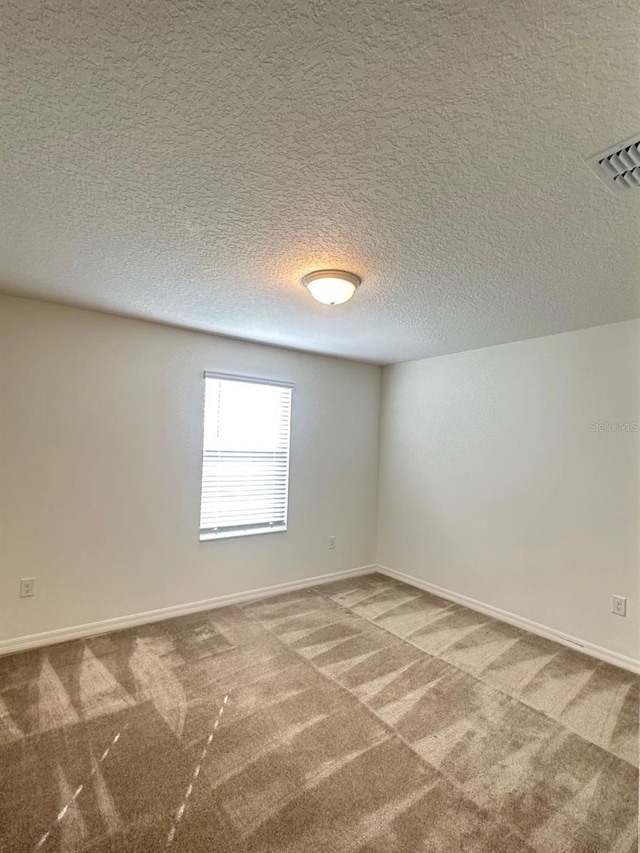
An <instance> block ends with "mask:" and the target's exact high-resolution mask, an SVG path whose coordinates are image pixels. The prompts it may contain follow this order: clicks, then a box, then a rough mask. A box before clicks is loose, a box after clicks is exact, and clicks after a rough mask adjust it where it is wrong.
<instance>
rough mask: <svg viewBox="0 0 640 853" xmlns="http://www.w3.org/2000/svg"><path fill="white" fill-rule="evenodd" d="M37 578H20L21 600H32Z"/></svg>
mask: <svg viewBox="0 0 640 853" xmlns="http://www.w3.org/2000/svg"><path fill="white" fill-rule="evenodd" d="M35 586H36V579H35V578H20V598H31V596H33V595H35Z"/></svg>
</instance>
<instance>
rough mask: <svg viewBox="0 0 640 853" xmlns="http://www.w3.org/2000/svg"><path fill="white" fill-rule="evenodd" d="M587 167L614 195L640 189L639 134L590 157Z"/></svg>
mask: <svg viewBox="0 0 640 853" xmlns="http://www.w3.org/2000/svg"><path fill="white" fill-rule="evenodd" d="M587 165H588V166H589V167H590V168H591V169H593V171H594V172H595V173H596V175H597V176H598V177H599V178H600V179H601V180H603V181H604V182H605V184H606V185H607V186H608V187H609V189H610V190H611V191H612V192H614V193H620V194H622V193H627V192H628V191H629V190H633V189H640V134H638V135H636V136H634V137H632V138H631V139H627V140H625V141H624V142H619V143H618V144H617V145H612V146H611V148H607V150H606V151H602V152H601V153H600V154H596V155H595V157H590V158H589V159H588V160H587Z"/></svg>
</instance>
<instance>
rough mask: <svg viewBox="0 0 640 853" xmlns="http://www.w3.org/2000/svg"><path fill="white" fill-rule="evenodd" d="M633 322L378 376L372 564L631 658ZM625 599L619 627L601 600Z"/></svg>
mask: <svg viewBox="0 0 640 853" xmlns="http://www.w3.org/2000/svg"><path fill="white" fill-rule="evenodd" d="M639 340H640V322H639V321H631V322H624V323H616V324H613V325H608V326H601V327H598V328H594V329H586V330H583V331H578V332H572V333H569V334H561V335H555V336H553V337H546V338H538V339H535V340H529V341H523V342H519V343H514V344H506V345H504V346H496V347H490V348H487V349H481V350H476V351H473V352H465V353H460V354H456V355H450V356H444V357H441V358H433V359H429V360H424V361H416V362H410V363H407V364H400V365H395V366H392V367H388V368H385V369H384V371H383V397H382V422H381V454H380V483H379V528H378V536H379V540H378V541H379V549H378V562H379V563H380V564H381V565H383V566H386V567H388V568H391V569H393V570H395V571H399V572H404V573H406V574H409V575H412V576H414V577H417V578H420V579H422V580H424V581H428V582H429V583H432V584H435V585H437V586H440V587H444V588H445V589H448V590H450V591H452V592H454V593H458V594H462V595H465V596H468V597H470V598H473V599H476V600H478V601H480V602H483V603H485V604H490V605H492V606H494V607H498V608H501V609H503V610H506V611H509V612H511V613H513V614H515V615H517V616H521V617H525V618H527V619H531V620H534V621H536V622H539V623H542V624H543V625H546V626H549V627H551V628H554V629H556V630H558V631H562V632H564V633H566V634H570V635H573V636H575V637H578V638H580V639H583V640H586V641H587V642H590V643H593V644H595V645H597V646H601V647H604V648H605V649H609V650H613V651H615V652H619V653H621V654H624V655H628V656H630V657H633V658H638V657H639V654H638V603H639V602H638V579H639V562H638V519H639V516H638V510H639V506H638V485H639V484H638V455H639V449H640V448H639V444H638V433H637V432H635V433H634V432H621V431H614V432H609V431H606V432H596V431H593V429H592V427H591V425H592V424H593V423H604V422H609V423H614V422H618V421H621V422H629V423H631V422H635V423H637V422H638V419H639V417H638V366H639V364H640V345H639ZM612 593H616V594H619V595H624V596H627V597H628V598H629V614H628V616H627V618H626V619H623V618H620V617H618V616H614V615H612V614H611V613H610V605H611V594H612Z"/></svg>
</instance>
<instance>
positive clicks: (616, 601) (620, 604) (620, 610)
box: [611, 595, 627, 616]
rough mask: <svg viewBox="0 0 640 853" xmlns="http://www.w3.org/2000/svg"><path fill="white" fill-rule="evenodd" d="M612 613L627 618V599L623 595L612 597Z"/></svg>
mask: <svg viewBox="0 0 640 853" xmlns="http://www.w3.org/2000/svg"><path fill="white" fill-rule="evenodd" d="M611 612H612V613H615V614H616V616H626V615H627V599H626V598H624V597H623V596H622V595H612V596H611Z"/></svg>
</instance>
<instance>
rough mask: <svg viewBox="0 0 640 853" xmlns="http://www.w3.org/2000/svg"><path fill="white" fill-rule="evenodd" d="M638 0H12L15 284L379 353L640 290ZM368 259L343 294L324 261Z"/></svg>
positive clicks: (559, 314) (571, 317)
mask: <svg viewBox="0 0 640 853" xmlns="http://www.w3.org/2000/svg"><path fill="white" fill-rule="evenodd" d="M639 31H640V23H639V20H638V10H637V2H636V0H628V2H627V0H530V2H523V0H477V2H471V0H467V2H455V0H437V1H436V0H420V2H414V0H341V2H339V0H260V2H258V0H256V2H234V0H225V2H213V3H212V2H196V0H166V1H165V0H143V1H142V2H141V0H137V2H134V0H129V1H128V2H127V0H108V2H105V0H47V2H37V0H5V2H4V3H3V4H2V26H1V32H0V40H1V41H0V73H1V74H2V80H3V82H2V90H1V93H0V98H1V117H0V118H1V121H0V128H1V132H0V155H1V170H2V173H1V182H2V186H1V193H2V198H1V203H0V289H3V290H6V291H7V292H12V293H18V294H23V295H26V296H33V297H40V298H45V299H50V300H54V301H59V302H65V303H70V304H75V305H80V306H87V307H91V308H97V309H101V310H106V311H113V312H116V313H121V314H127V315H131V316H135V317H143V318H148V319H153V320H159V321H162V322H169V323H175V324H177V325H183V326H187V327H192V328H196V329H203V330H209V331H214V332H220V333H223V334H227V335H232V336H236V337H241V338H248V339H252V340H257V341H265V342H269V343H275V344H282V345H285V346H291V347H296V348H301V349H308V350H312V351H318V352H324V353H332V354H336V355H345V356H349V357H354V358H361V359H364V360H369V361H374V362H378V363H387V362H393V361H402V360H407V359H413V358H420V357H423V356H429V355H435V354H441V353H447V352H453V351H457V350H463V349H470V348H475V347H480V346H485V345H488V344H494V343H500V342H506V341H512V340H517V339H521V338H528V337H533V336H538V335H545V334H550V333H554V332H559V331H565V330H569V329H575V328H581V327H585V326H590V325H596V324H599V323H606V322H611V321H616V320H623V319H628V318H631V317H635V316H638V313H639V312H638V282H639V273H640V249H639V247H638V244H639V243H640V240H638V236H639V235H638V227H639V226H640V191H637V192H635V191H634V192H630V193H629V197H628V198H617V197H616V196H614V195H613V194H612V193H610V192H609V191H608V190H607V188H606V187H605V186H604V185H603V184H602V183H601V182H600V181H598V179H597V178H596V177H595V176H594V175H593V174H592V173H591V172H590V171H589V170H588V168H587V167H586V166H585V164H584V162H583V161H584V158H585V157H588V156H590V155H592V154H594V153H596V152H598V151H600V150H601V149H603V148H605V147H607V146H608V145H610V144H612V143H615V142H617V141H618V140H622V139H624V138H626V137H628V136H630V135H631V134H633V133H635V132H637V131H638V130H640V86H639V85H638V79H639V72H640V62H639V56H640V54H639V48H638V33H639ZM324 266H330V267H342V268H346V269H349V270H353V271H354V272H357V273H359V274H360V275H361V276H362V277H363V280H364V283H363V285H362V287H361V288H360V290H359V291H358V292H357V293H356V296H355V297H354V299H353V300H352V301H351V302H349V303H347V304H345V305H342V306H339V307H335V308H327V307H325V306H321V305H319V304H318V303H316V302H314V301H313V300H312V299H311V297H310V296H309V294H308V293H307V292H306V291H305V290H304V289H303V288H302V286H301V285H300V278H301V276H302V275H303V274H304V273H305V272H308V271H310V270H312V269H314V268H318V267H324Z"/></svg>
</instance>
